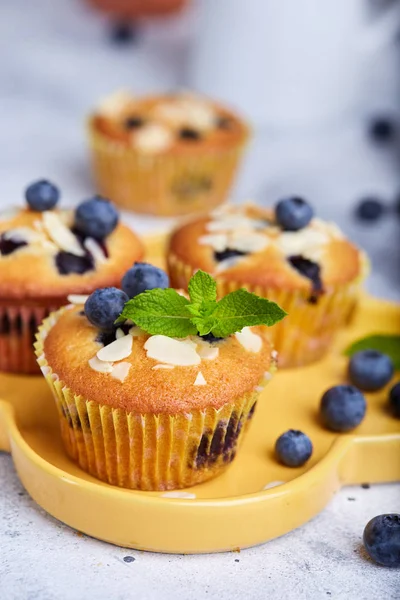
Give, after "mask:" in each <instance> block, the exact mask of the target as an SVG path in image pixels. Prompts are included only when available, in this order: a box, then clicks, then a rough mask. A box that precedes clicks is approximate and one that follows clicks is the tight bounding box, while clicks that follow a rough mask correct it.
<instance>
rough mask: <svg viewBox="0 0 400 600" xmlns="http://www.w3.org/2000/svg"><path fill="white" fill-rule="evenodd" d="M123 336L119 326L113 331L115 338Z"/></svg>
mask: <svg viewBox="0 0 400 600" xmlns="http://www.w3.org/2000/svg"><path fill="white" fill-rule="evenodd" d="M124 336H125V333H124V332H123V330H122V329H121V327H118V329H117V331H116V332H115V339H116V340H119V338H122V337H124Z"/></svg>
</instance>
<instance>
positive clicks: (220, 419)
mask: <svg viewBox="0 0 400 600" xmlns="http://www.w3.org/2000/svg"><path fill="white" fill-rule="evenodd" d="M63 310H65V309H61V310H60V311H58V312H57V313H53V314H52V315H50V317H49V318H48V319H46V320H45V321H44V323H43V325H42V326H41V328H40V330H39V334H38V335H37V342H36V344H35V349H36V355H37V357H38V363H39V365H40V367H41V369H42V372H43V375H44V376H45V378H46V381H47V383H48V385H49V387H50V389H51V390H52V392H53V396H54V399H55V402H56V405H57V409H58V414H59V418H60V426H61V436H62V440H63V443H64V446H65V449H66V451H67V453H68V455H69V456H70V457H71V458H72V460H74V461H75V462H77V463H78V464H79V466H80V467H81V468H82V469H83V470H84V471H86V472H88V473H90V474H91V475H93V476H94V477H96V478H98V479H101V480H102V481H105V482H107V483H110V484H112V485H118V486H121V487H124V488H130V489H139V490H152V491H158V490H173V489H179V488H184V487H190V486H193V485H196V484H198V483H201V482H203V481H206V480H208V479H211V478H212V477H215V476H216V475H219V474H220V473H222V471H224V470H225V469H226V468H227V466H229V464H230V463H231V462H232V460H233V459H234V457H235V455H236V451H237V448H238V447H239V445H240V443H241V441H242V439H243V435H244V433H245V431H246V429H247V425H248V423H249V421H250V419H251V417H252V415H253V413H254V409H255V404H256V401H257V398H258V396H259V392H260V391H261V389H262V386H263V385H265V383H266V382H267V379H268V376H267V378H266V379H265V380H263V381H262V382H261V384H260V385H261V387H257V389H255V390H254V391H253V392H250V393H247V394H245V395H244V396H241V397H239V398H236V399H235V400H234V401H232V402H231V403H228V404H225V405H224V406H222V407H221V408H220V409H219V410H215V409H214V408H206V409H204V410H194V411H192V412H190V413H185V414H176V415H169V414H140V413H137V412H126V411H125V410H123V409H120V408H111V407H110V406H107V405H101V404H99V403H98V402H95V401H91V400H90V399H89V398H84V397H82V396H78V395H75V394H74V392H73V390H71V389H70V388H68V386H66V385H65V383H64V382H63V381H61V380H60V379H59V377H58V376H57V374H56V373H54V372H53V371H52V369H51V366H50V365H49V364H48V362H47V360H46V357H45V355H44V344H43V340H44V338H45V337H46V335H47V333H48V331H49V330H50V329H51V327H52V326H53V324H54V323H55V321H56V320H57V318H58V315H60V314H62V312H63ZM272 369H273V366H272V368H271V370H272Z"/></svg>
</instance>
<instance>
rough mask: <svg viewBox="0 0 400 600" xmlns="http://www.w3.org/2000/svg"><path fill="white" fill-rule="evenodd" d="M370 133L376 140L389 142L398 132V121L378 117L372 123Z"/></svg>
mask: <svg viewBox="0 0 400 600" xmlns="http://www.w3.org/2000/svg"><path fill="white" fill-rule="evenodd" d="M369 134H370V136H371V138H372V139H373V140H374V141H375V142H388V141H389V140H391V139H392V138H394V136H395V134H396V123H395V122H394V121H392V120H391V119H390V118H388V117H377V118H375V119H373V120H372V121H371V123H370V126H369Z"/></svg>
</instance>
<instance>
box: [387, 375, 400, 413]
mask: <svg viewBox="0 0 400 600" xmlns="http://www.w3.org/2000/svg"><path fill="white" fill-rule="evenodd" d="M389 408H390V410H391V412H392V414H393V416H394V417H396V418H397V419H400V381H399V382H398V383H395V385H394V386H393V387H392V389H391V390H390V392H389Z"/></svg>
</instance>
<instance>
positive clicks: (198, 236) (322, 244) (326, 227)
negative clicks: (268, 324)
mask: <svg viewBox="0 0 400 600" xmlns="http://www.w3.org/2000/svg"><path fill="white" fill-rule="evenodd" d="M297 200H299V202H300V199H297ZM301 202H303V201H301ZM310 211H311V209H310ZM169 253H170V260H172V261H173V260H174V259H176V258H177V259H178V260H180V261H182V262H184V263H186V264H188V265H190V267H192V269H193V271H195V270H196V269H202V270H204V271H207V272H208V273H211V274H213V275H215V276H217V278H218V279H223V280H224V281H228V282H229V281H234V282H235V283H239V284H241V285H244V286H247V287H249V288H251V289H255V290H257V286H263V287H267V288H271V289H280V288H282V289H285V290H304V292H305V293H309V294H310V299H311V301H316V300H317V298H318V296H319V295H320V294H322V293H323V292H324V291H326V290H328V289H329V288H330V287H334V286H338V285H342V284H346V283H348V282H352V281H354V280H355V279H356V278H357V277H358V276H360V275H361V274H362V272H363V269H364V268H365V258H364V255H363V253H362V252H361V251H360V250H359V249H358V248H357V247H356V246H354V245H353V244H352V243H350V242H349V241H348V240H347V239H345V237H344V235H343V234H342V232H341V231H340V230H339V228H338V227H337V226H336V225H335V224H333V223H328V222H324V221H322V220H320V219H318V218H314V217H312V213H311V212H310V215H309V220H308V222H307V224H306V225H305V226H303V227H299V228H298V229H296V230H288V229H285V228H284V227H283V226H282V224H281V223H279V221H278V218H277V214H276V210H274V209H265V208H261V207H259V206H256V205H254V204H251V203H248V204H245V205H242V206H230V205H225V206H222V207H220V208H218V209H216V210H215V211H213V212H212V213H211V214H210V215H208V216H204V217H201V218H198V219H197V220H194V221H191V222H189V223H186V224H184V225H183V226H181V227H179V228H178V229H177V230H176V231H175V232H174V233H173V234H172V237H171V239H170V246H169Z"/></svg>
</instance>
